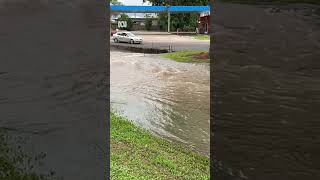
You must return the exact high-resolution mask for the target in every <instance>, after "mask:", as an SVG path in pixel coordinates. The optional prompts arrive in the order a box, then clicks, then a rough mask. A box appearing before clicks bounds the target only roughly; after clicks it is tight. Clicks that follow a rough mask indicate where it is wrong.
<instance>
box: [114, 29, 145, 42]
mask: <svg viewBox="0 0 320 180" xmlns="http://www.w3.org/2000/svg"><path fill="white" fill-rule="evenodd" d="M113 41H114V42H116V43H118V42H127V43H130V44H134V43H139V44H141V43H142V41H143V40H142V38H141V37H139V36H136V35H134V34H133V33H131V32H118V33H115V34H114V35H113Z"/></svg>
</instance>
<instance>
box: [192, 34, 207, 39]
mask: <svg viewBox="0 0 320 180" xmlns="http://www.w3.org/2000/svg"><path fill="white" fill-rule="evenodd" d="M192 37H193V38H194V39H197V40H210V36H209V35H206V34H197V35H193V36H192Z"/></svg>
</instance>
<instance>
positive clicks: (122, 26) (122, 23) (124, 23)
mask: <svg viewBox="0 0 320 180" xmlns="http://www.w3.org/2000/svg"><path fill="white" fill-rule="evenodd" d="M118 27H119V28H126V27H127V21H118Z"/></svg>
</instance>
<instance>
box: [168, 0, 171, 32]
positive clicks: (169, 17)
mask: <svg viewBox="0 0 320 180" xmlns="http://www.w3.org/2000/svg"><path fill="white" fill-rule="evenodd" d="M170 21H171V14H170V11H169V6H168V33H170Z"/></svg>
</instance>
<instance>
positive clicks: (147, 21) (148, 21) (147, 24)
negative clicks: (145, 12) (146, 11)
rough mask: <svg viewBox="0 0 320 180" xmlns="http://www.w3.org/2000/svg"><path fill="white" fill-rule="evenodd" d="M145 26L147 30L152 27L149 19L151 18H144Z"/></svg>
mask: <svg viewBox="0 0 320 180" xmlns="http://www.w3.org/2000/svg"><path fill="white" fill-rule="evenodd" d="M145 26H146V29H147V30H148V31H150V30H151V28H152V19H151V18H147V19H146V24H145Z"/></svg>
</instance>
